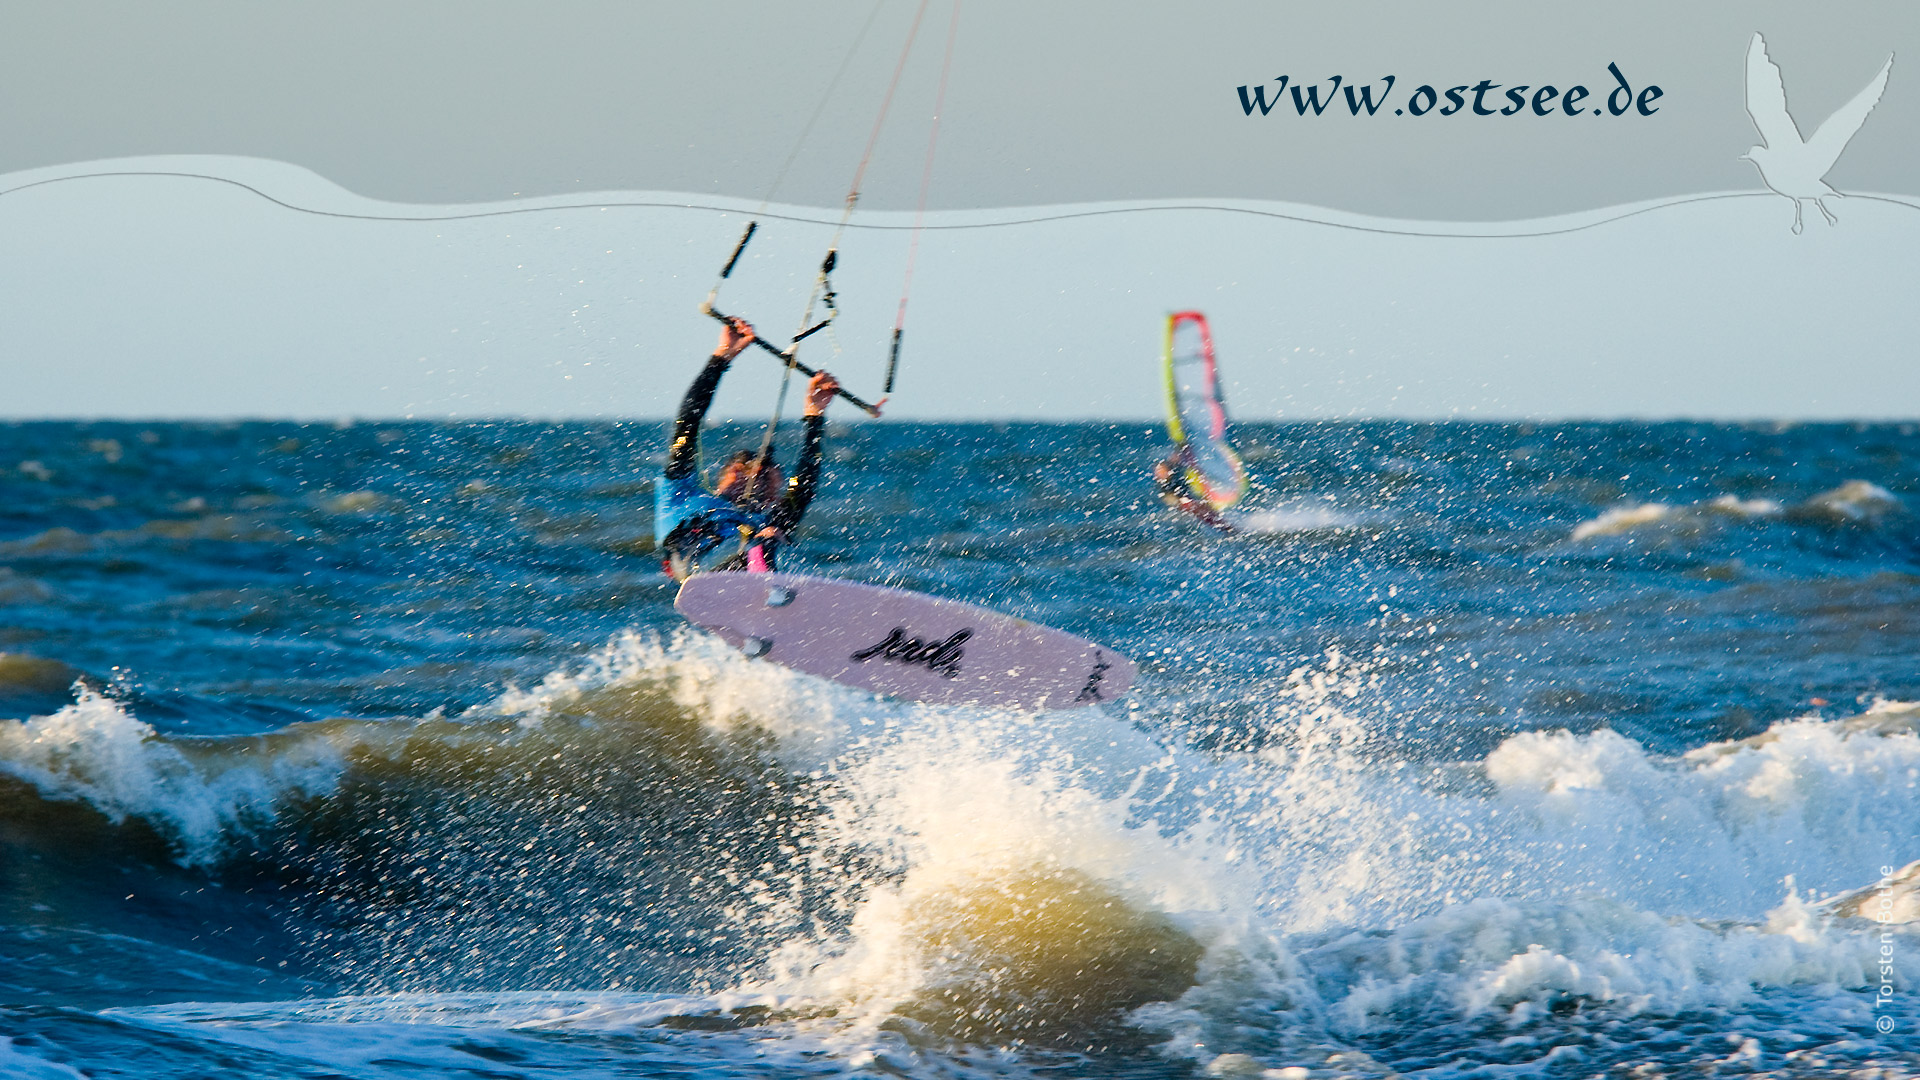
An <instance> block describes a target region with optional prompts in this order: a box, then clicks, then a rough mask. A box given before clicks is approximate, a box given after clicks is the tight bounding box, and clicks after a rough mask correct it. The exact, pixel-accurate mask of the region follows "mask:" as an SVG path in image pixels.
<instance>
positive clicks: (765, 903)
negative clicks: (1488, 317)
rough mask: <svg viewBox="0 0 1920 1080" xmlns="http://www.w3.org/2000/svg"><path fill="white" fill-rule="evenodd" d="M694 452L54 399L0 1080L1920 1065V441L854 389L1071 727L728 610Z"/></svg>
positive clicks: (898, 555) (869, 505)
mask: <svg viewBox="0 0 1920 1080" xmlns="http://www.w3.org/2000/svg"><path fill="white" fill-rule="evenodd" d="M758 434H759V429H758V428H755V427H751V426H734V427H721V428H717V429H714V430H712V431H710V432H709V436H708V441H707V448H708V456H709V458H710V459H712V460H718V459H719V458H720V457H721V456H722V452H723V451H724V450H726V449H731V448H732V447H734V446H736V445H744V444H749V443H751V442H752V441H753V440H754V439H756V438H757V437H758ZM786 434H788V433H783V437H784V436H785V435H786ZM664 436H665V425H664V424H663V423H660V422H652V421H648V422H638V421H636V422H604V423H584V422H583V423H537V422H471V423H454V422H444V423H443V422H390V423H389V422H377V421H361V422H352V423H349V422H344V421H343V422H340V423H275V422H246V423H238V422H236V423H138V422H129V423H118V422H116V423H76V422H32V423H26V422H23V423H14V424H5V425H0V1075H4V1076H7V1077H25V1078H32V1080H54V1078H59V1080H72V1078H75V1077H91V1078H102V1080H104V1078H109V1077H111V1078H121V1077H125V1078H141V1080H174V1078H179V1080H186V1078H196V1080H198V1078H243V1077H244V1078H300V1080H321V1078H328V1080H335V1078H353V1080H363V1078H364V1080H389V1078H396V1080H397V1078H409V1080H418V1078H434V1080H440V1078H447V1080H452V1078H462V1080H466V1078H487V1080H506V1078H536V1077H568V1078H599V1077H650V1078H651V1077H659V1078H687V1080H696V1078H697V1080H709V1078H711V1080H719V1078H733V1077H741V1078H746V1077H752V1078H805V1077H829V1076H874V1077H878V1076H896V1077H955V1078H959V1077H968V1078H971V1077H1046V1078H1058V1080H1067V1078H1076V1077H1089V1078H1091V1077H1115V1078H1141V1080H1147V1078H1152V1080H1163V1078H1164V1080H1173V1078H1187V1077H1264V1078H1267V1080H1303V1078H1307V1077H1333V1076H1340V1077H1388V1076H1409V1077H1433V1078H1455V1077H1621V1078H1627V1077H1631V1078H1649V1077H1670V1076H1671V1077H1701V1076H1726V1075H1735V1076H1746V1075H1753V1076H1775V1077H1831V1076H1846V1077H1855V1078H1875V1080H1880V1078H1896V1077H1912V1076H1916V1075H1920V1004H1916V998H1917V994H1916V990H1917V989H1920V987H1916V981H1915V973H1916V972H1920V891H1917V890H1920V864H1917V863H1916V861H1917V860H1920V663H1917V662H1916V660H1917V658H1920V425H1915V424H1898V423H1891V424H1793V423H1743V424H1732V423H1689V422H1671V423H1598V422H1595V423H1532V424H1521V423H1413V422H1331V421H1329V422H1303V423H1276V424H1242V425H1238V426H1237V427H1236V428H1235V431H1234V438H1235V440H1236V442H1237V443H1238V445H1239V446H1240V448H1241V451H1242V453H1243V456H1244V457H1245V459H1246V462H1247V467H1248V471H1249V473H1250V475H1251V478H1252V488H1251V491H1250V492H1249V494H1248V495H1247V497H1246V498H1245V500H1243V502H1242V504H1241V506H1240V507H1238V508H1236V509H1235V510H1234V511H1233V515H1234V521H1235V524H1236V525H1237V531H1236V532H1235V534H1233V535H1220V534H1217V533H1214V532H1212V531H1211V530H1208V529H1206V528H1204V527H1203V526H1201V525H1200V524H1199V523H1198V522H1196V521H1195V520H1193V519H1192V518H1191V517H1188V516H1185V515H1183V514H1180V513H1178V512H1177V511H1171V510H1168V509H1167V508H1165V507H1163V506H1162V505H1161V503H1160V502H1159V501H1158V500H1157V499H1156V497H1155V495H1154V493H1153V490H1152V482H1151V470H1152V466H1153V463H1154V462H1155V461H1156V460H1157V459H1158V458H1159V457H1160V456H1162V455H1163V454H1164V453H1165V450H1166V447H1165V441H1164V440H1165V435H1164V431H1163V430H1162V429H1161V428H1159V427H1157V426H1155V425H1152V424H1149V423H1146V422H1127V423H1062V424H1037V423H1009V424H988V423H966V424H960V423H942V424H931V423H907V422H892V421H883V422H874V423H860V424H848V425H846V426H838V425H836V426H834V427H832V428H831V430H830V432H829V437H828V464H827V468H826V471H825V475H824V480H823V482H822V486H821V490H820V494H819V497H818V499H817V500H816V501H815V503H814V505H813V507H812V509H811V511H810V512H809V514H808V517H807V520H806V522H805V524H804V526H803V529H802V532H801V535H800V537H799V543H797V545H795V546H794V547H792V548H791V549H789V550H788V552H787V553H786V556H785V560H784V565H783V569H787V570H794V571H801V572H805V573H810V574H818V575H825V576H829V577H834V578H841V579H846V580H851V581H860V582H869V583H875V584H881V585H891V586H897V587H901V588H907V589H915V590H920V591H923V592H927V593H932V594H936V595H940V596H948V597H955V598H959V599H963V600H967V601H971V602H973V603H977V604H982V605H986V606H989V607H992V608H995V609H998V610H1001V611H1005V612H1009V613H1012V614H1015V615H1018V616H1020V617H1023V618H1027V619H1031V620H1035V621H1038V622H1042V623H1046V624H1050V625H1053V626H1057V627H1060V628H1062V629H1065V630H1068V631H1071V632H1073V633H1076V634H1080V635H1083V636H1086V637H1089V638H1092V639H1095V640H1097V641H1099V642H1102V643H1104V644H1105V645H1107V646H1109V647H1111V648H1113V649H1116V650H1119V651H1121V652H1123V653H1125V654H1127V655H1128V656H1130V657H1132V658H1133V659H1134V660H1135V661H1137V662H1138V664H1139V668H1140V675H1139V679H1138V681H1137V683H1136V685H1135V686H1134V688H1133V690H1132V692H1131V693H1130V694H1128V695H1127V696H1126V697H1124V698H1123V699H1121V700H1117V701H1112V702H1108V703H1104V704H1102V705H1099V706H1097V707H1093V708H1086V709H1079V710H1072V711H1061V712H1040V713H1034V712H1022V711H1002V710H994V709H982V708H960V707H945V706H941V707H933V706H927V705H919V704H914V703H910V702H903V701H897V700H889V699H882V698H876V697H873V696H871V695H868V694H865V693H862V692H859V691H856V690H853V689H849V688H846V687H843V686H838V685H835V684H832V683H828V682H824V681H821V680H818V679H815V678H811V677H808V676H804V675H801V674H798V673H796V672H793V671H791V670H787V669H784V668H782V667H780V666H778V665H776V664H773V663H771V662H768V661H766V660H752V659H748V658H746V657H744V656H742V655H741V654H739V653H738V652H736V651H734V650H732V649H730V648H728V647H727V646H726V645H725V644H723V643H722V642H720V641H718V640H717V639H716V638H714V637H713V636H711V635H709V634H707V633H705V632H703V631H701V630H698V629H696V628H693V627H690V626H689V625H687V624H686V623H684V622H683V621H682V620H681V619H680V618H679V617H678V616H677V615H676V614H675V612H674V610H673V607H672V601H673V596H674V586H673V585H672V583H671V582H670V581H669V580H668V579H667V578H666V577H665V575H663V574H662V573H661V569H660V561H659V554H658V552H657V551H656V550H655V549H654V542H653V537H652V535H651V532H652V520H651V519H652V497H651V490H652V483H653V477H654V475H655V472H656V470H657V469H658V467H659V462H660V458H661V451H662V443H663V441H664ZM788 453H790V449H789V450H788Z"/></svg>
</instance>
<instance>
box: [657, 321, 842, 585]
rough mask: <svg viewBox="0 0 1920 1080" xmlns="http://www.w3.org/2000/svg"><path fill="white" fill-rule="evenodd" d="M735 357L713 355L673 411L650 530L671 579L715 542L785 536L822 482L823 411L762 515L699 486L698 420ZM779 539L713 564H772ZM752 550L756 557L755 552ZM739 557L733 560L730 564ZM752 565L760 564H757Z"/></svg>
mask: <svg viewBox="0 0 1920 1080" xmlns="http://www.w3.org/2000/svg"><path fill="white" fill-rule="evenodd" d="M732 363H733V360H732V358H731V357H726V356H721V355H719V354H717V353H716V354H715V355H714V356H712V357H710V358H709V359H708V360H707V366H706V367H705V368H703V369H702V370H701V372H700V374H699V375H698V376H696V377H695V378H694V380H693V384H692V385H690V386H688V387H687V396H686V397H685V398H683V399H682V400H681V402H680V412H679V414H678V415H677V416H675V417H674V421H673V434H672V436H671V441H670V442H669V443H668V445H667V463H666V465H665V467H663V468H662V469H661V470H660V479H659V481H658V482H657V483H655V484H654V486H653V491H654V499H653V535H655V536H656V537H659V538H660V550H661V553H662V554H663V555H664V556H665V560H664V561H665V567H666V570H667V572H668V573H669V574H672V575H673V576H674V577H675V578H680V579H684V578H686V577H687V576H688V575H690V574H692V573H693V572H694V571H695V570H698V569H699V563H700V559H701V558H702V557H703V556H705V555H706V554H707V553H708V552H710V551H712V550H713V549H714V548H715V547H717V546H719V545H720V544H722V543H724V542H726V541H728V540H733V539H737V538H739V537H740V535H741V533H740V530H741V529H743V528H744V529H746V530H747V532H748V535H749V536H751V535H752V534H753V533H757V532H759V531H760V530H761V529H764V528H769V527H771V528H774V529H778V530H779V531H780V533H781V535H782V536H784V535H786V534H788V533H790V532H792V531H793V529H794V527H795V526H797V525H799V524H800V518H801V517H802V516H803V515H804V514H806V512H807V504H808V503H810V502H812V501H813V491H814V488H815V487H816V486H817V485H818V484H819V482H820V441H821V434H822V432H823V431H824V429H825V428H826V423H827V421H826V417H824V416H809V417H806V418H805V420H804V421H803V422H802V423H803V428H802V441H801V444H800V460H799V462H798V463H797V464H796V467H795V469H794V471H793V478H792V479H790V480H788V481H787V487H786V490H785V491H784V492H782V493H781V495H780V500H779V501H778V502H776V503H774V504H773V506H772V507H771V508H770V509H768V510H766V511H765V512H764V513H755V512H752V511H748V510H745V509H742V508H741V507H739V506H736V505H734V504H733V503H731V502H728V501H727V500H725V499H722V498H720V497H719V496H718V495H714V494H712V493H710V492H708V491H706V490H705V489H703V488H702V487H701V486H700V425H701V422H702V421H704V420H705V419H706V416H707V409H708V408H710V407H712V405H713V392H714V391H715V390H717V389H718V388H719V386H720V377H721V376H722V375H725V374H726V373H727V368H728V366H729V365H731V364H732ZM777 544H778V539H777V538H776V539H774V540H762V541H759V542H757V543H755V544H754V545H753V548H752V549H750V551H745V552H742V553H741V555H740V556H737V557H735V558H734V559H729V560H727V561H726V562H724V563H722V564H721V565H720V566H718V567H716V568H715V569H722V570H734V569H749V568H752V569H760V568H761V567H762V566H764V567H765V568H766V569H768V570H771V569H773V564H774V548H775V546H776V545H777ZM756 555H757V557H755V556H756ZM734 563H738V565H732V564H734ZM756 564H757V565H756Z"/></svg>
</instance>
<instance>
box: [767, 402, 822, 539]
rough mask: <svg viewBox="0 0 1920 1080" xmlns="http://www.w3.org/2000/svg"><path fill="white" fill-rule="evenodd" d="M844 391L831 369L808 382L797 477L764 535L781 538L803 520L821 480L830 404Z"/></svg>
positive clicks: (788, 488)
mask: <svg viewBox="0 0 1920 1080" xmlns="http://www.w3.org/2000/svg"><path fill="white" fill-rule="evenodd" d="M839 391H840V380H838V379H836V378H834V377H833V373H832V372H830V371H822V372H820V373H819V374H817V375H815V376H814V377H813V378H812V380H810V381H809V382H808V383H807V411H806V415H805V419H804V420H803V421H802V422H801V436H800V439H801V441H800V460H799V461H797V462H795V463H794V469H793V479H791V480H788V481H787V490H786V493H785V494H784V495H782V496H781V497H780V502H779V504H778V505H777V506H775V507H774V508H773V512H772V513H770V514H768V515H767V527H766V529H764V530H762V535H764V536H767V537H769V538H778V537H781V536H784V535H785V534H786V533H788V532H789V531H791V530H792V529H793V528H794V526H796V525H799V524H800V519H801V518H802V517H803V516H805V515H806V512H807V504H808V503H811V502H812V501H813V491H814V488H815V487H817V486H818V485H819V483H820V445H821V442H822V440H823V436H824V434H825V430H826V426H827V405H828V404H829V403H831V402H832V401H833V397H834V395H835V394H837V393H838V392H839Z"/></svg>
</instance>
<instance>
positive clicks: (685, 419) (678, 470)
mask: <svg viewBox="0 0 1920 1080" xmlns="http://www.w3.org/2000/svg"><path fill="white" fill-rule="evenodd" d="M731 363H733V358H732V357H730V356H721V355H719V354H717V353H716V354H715V355H713V356H711V357H708V358H707V366H706V367H705V368H703V369H701V371H700V374H698V375H696V376H694V379H693V383H692V385H690V386H688V387H687V396H686V397H685V398H682V399H681V401H680V413H679V415H677V416H675V417H674V418H673V435H672V438H671V440H670V441H669V442H668V443H667V466H666V468H664V469H662V470H661V472H662V474H663V475H665V476H666V478H667V479H669V480H679V479H681V478H682V477H687V476H692V475H693V474H694V473H695V472H698V471H699V469H700V423H701V421H703V420H705V419H706V417H707V410H708V409H709V408H711V407H712V406H713V392H714V391H715V390H717V389H719V387H720V376H722V375H725V374H726V373H727V366H728V365H729V364H731Z"/></svg>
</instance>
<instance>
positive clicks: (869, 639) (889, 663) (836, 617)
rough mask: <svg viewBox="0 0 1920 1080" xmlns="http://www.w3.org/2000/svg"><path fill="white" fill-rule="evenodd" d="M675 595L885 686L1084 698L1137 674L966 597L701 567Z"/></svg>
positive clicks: (692, 607)
mask: <svg viewBox="0 0 1920 1080" xmlns="http://www.w3.org/2000/svg"><path fill="white" fill-rule="evenodd" d="M673 606H674V607H675V608H676V609H677V610H679V612H680V613H681V614H682V615H685V616H686V617H687V618H688V619H689V620H691V621H692V622H694V623H696V624H698V625H700V626H703V627H706V628H707V629H709V630H711V631H713V632H714V633H716V634H718V635H720V637H721V638H723V639H725V640H726V641H727V642H729V643H731V644H733V645H735V646H737V647H738V648H739V649H740V650H741V651H742V652H744V653H746V654H747V655H748V656H753V657H758V658H761V659H765V660H771V661H773V662H775V663H779V664H784V665H786V666H787V667H790V668H793V669H795V670H797V671H804V672H806V673H807V674H809V675H817V676H819V677H820V678H823V679H831V680H833V681H834V682H838V683H844V684H846V685H848V686H855V687H859V688H860V689H863V690H870V691H872V692H874V693H876V694H886V695H889V696H892V697H898V698H906V699H908V700H910V701H926V702H934V703H938V704H947V705H987V706H1000V707H1008V708H1020V709H1075V708H1080V707H1083V706H1087V705H1097V704H1100V703H1101V702H1104V701H1112V700H1113V699H1115V698H1117V697H1119V696H1120V695H1122V694H1124V693H1126V692H1127V688H1128V687H1130V686H1132V685H1133V676H1134V665H1133V661H1132V660H1129V659H1127V658H1126V657H1125V656H1122V655H1120V654H1119V653H1117V652H1114V651H1113V650H1112V649H1109V648H1107V647H1105V646H1103V645H1100V644H1098V643H1096V642H1092V641H1088V640H1086V639H1085V638H1081V637H1075V636H1074V635H1072V634H1069V633H1067V632H1066V631H1064V630H1056V629H1054V628H1053V627H1050V626H1042V625H1041V624H1039V623H1033V622H1028V621H1027V620H1025V619H1017V618H1014V617H1013V616H1011V615H1005V614H1002V613H1000V612H998V611H991V610H989V609H987V608H983V607H978V606H975V605H973V604H968V603H964V602H962V601H959V600H947V599H944V598H941V597H937V596H928V595H927V594H925V593H917V592H912V591H909V590H907V589H890V588H886V587H883V586H879V585H865V584H861V583H859V582H852V581H836V580H833V579H831V578H820V577H811V576H809V575H806V574H777V573H776V574H745V573H706V574H695V575H694V576H692V577H690V578H688V579H687V581H686V584H684V585H682V586H681V587H680V595H679V596H677V597H676V598H675V599H674V602H673Z"/></svg>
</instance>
